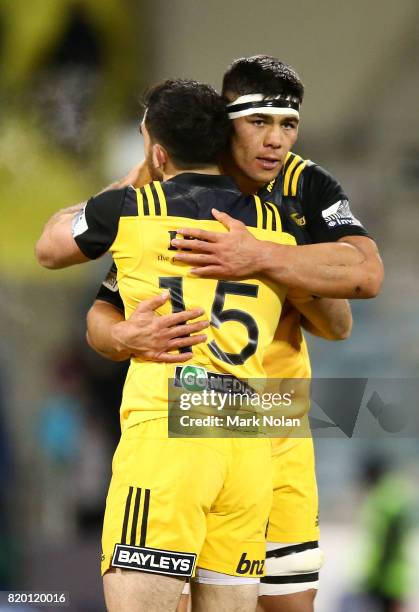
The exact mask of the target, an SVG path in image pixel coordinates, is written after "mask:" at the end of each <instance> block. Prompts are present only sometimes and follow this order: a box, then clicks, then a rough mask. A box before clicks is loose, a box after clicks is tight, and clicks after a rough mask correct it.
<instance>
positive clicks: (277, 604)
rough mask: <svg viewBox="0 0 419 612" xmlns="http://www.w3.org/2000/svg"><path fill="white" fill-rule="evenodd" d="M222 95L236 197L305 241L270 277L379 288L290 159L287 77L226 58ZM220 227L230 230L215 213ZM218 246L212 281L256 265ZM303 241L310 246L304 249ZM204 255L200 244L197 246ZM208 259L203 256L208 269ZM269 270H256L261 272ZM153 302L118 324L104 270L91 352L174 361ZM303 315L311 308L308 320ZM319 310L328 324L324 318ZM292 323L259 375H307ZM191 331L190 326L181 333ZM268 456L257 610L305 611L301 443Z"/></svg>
mask: <svg viewBox="0 0 419 612" xmlns="http://www.w3.org/2000/svg"><path fill="white" fill-rule="evenodd" d="M223 94H224V95H225V96H226V97H227V98H228V100H229V102H230V103H231V104H232V106H230V113H231V115H230V116H231V119H232V123H233V127H234V136H233V139H232V146H231V155H230V156H229V157H226V158H225V159H224V167H225V169H226V170H227V171H228V173H229V174H231V175H232V176H234V178H235V180H236V182H237V184H238V185H239V186H240V188H241V189H242V191H244V192H245V193H252V192H256V191H257V190H259V193H260V194H261V195H262V196H263V198H265V199H267V200H268V201H269V202H270V203H273V204H274V205H275V206H278V207H279V208H280V209H281V210H282V211H283V213H284V214H285V215H286V217H287V222H288V223H289V224H290V225H291V226H292V227H293V228H294V231H297V232H298V242H299V244H300V245H307V246H303V247H302V248H301V249H300V248H298V249H295V248H294V249H293V250H292V251H291V250H290V249H287V247H285V248H281V252H280V253H279V252H278V255H277V256H276V257H275V256H274V255H273V254H272V253H270V252H269V251H268V257H267V261H268V264H269V266H271V267H272V268H274V269H275V272H274V274H276V275H278V274H279V275H282V276H281V277H282V279H283V280H285V281H286V282H288V283H289V284H291V285H292V284H294V286H296V287H298V288H300V289H303V288H305V289H306V290H308V291H310V292H312V293H315V294H317V295H325V296H332V297H334V296H335V297H344V296H345V297H359V298H367V297H374V296H375V295H376V294H377V293H378V291H379V289H380V286H381V282H382V276H383V271H382V264H381V261H380V258H379V256H378V253H377V249H376V246H375V244H374V243H373V241H372V240H370V239H369V238H368V237H367V234H366V232H365V230H364V229H363V228H362V226H361V225H360V223H359V221H358V220H357V219H355V218H354V216H353V215H352V213H351V211H350V208H349V204H348V199H347V196H346V194H345V193H344V191H343V190H342V188H341V187H340V185H339V183H338V182H337V181H336V180H335V179H334V178H333V177H331V176H330V174H328V173H327V172H326V171H325V170H323V169H322V168H321V167H320V166H318V165H317V164H314V163H313V162H310V161H309V160H303V159H302V158H301V157H299V156H298V155H294V154H292V153H289V149H290V148H291V147H292V146H293V144H294V142H295V140H296V136H297V130H298V119H299V117H298V110H297V108H298V106H299V103H301V102H302V98H303V87H302V84H301V81H300V79H299V77H298V75H297V74H296V73H295V71H294V70H293V69H292V68H291V67H290V66H287V65H285V64H283V63H282V62H280V61H279V60H277V59H276V58H272V57H268V56H255V57H250V58H243V59H240V60H236V61H235V62H233V64H232V65H231V67H230V68H229V69H228V71H227V72H226V74H225V76H224V82H223ZM265 101H266V102H265ZM147 180H150V177H147V172H146V168H145V166H144V164H140V165H139V166H137V167H136V168H134V169H133V170H132V172H131V173H130V174H129V175H128V177H127V178H126V179H123V180H122V182H121V184H125V183H130V182H132V183H137V184H143V182H144V181H147ZM224 220H225V221H226V223H228V222H229V221H228V219H227V218H226V217H224ZM191 235H193V232H191ZM220 238H222V242H221V243H219V244H217V243H216V242H215V243H212V245H213V247H214V249H216V250H214V251H213V252H212V253H211V254H209V253H208V252H207V251H205V252H204V253H203V255H204V256H205V257H206V258H207V259H206V261H205V263H210V264H211V265H212V266H213V265H214V263H215V264H216V266H217V268H216V269H215V268H214V267H213V269H212V270H211V269H210V270H209V271H210V272H212V273H214V272H216V273H217V274H218V275H219V276H220V278H221V277H222V278H234V277H236V276H240V274H241V273H243V268H246V269H247V266H248V264H249V260H250V261H251V265H253V262H254V261H258V260H259V261H260V259H261V257H260V256H261V253H260V252H259V251H258V252H255V251H253V252H251V253H250V257H249V252H247V253H246V251H245V252H244V251H243V244H246V235H245V233H244V232H238V231H230V232H229V233H228V234H222V236H220ZM242 239H243V244H241V241H242ZM312 243H317V244H315V245H314V244H313V246H308V245H311V244H312ZM323 243H325V244H323ZM199 246H201V247H202V243H201V245H199V244H194V243H193V241H190V240H189V241H188V248H189V247H191V248H195V247H199ZM205 247H206V248H208V243H207V244H205ZM259 247H260V245H258V249H259ZM198 252H199V251H198ZM243 253H244V255H245V256H244V257H243V259H242V256H243ZM236 254H238V255H237V256H236ZM182 256H183V255H182ZM208 257H212V258H213V259H212V260H211V261H210V260H209V259H208ZM188 259H189V260H190V261H191V262H192V261H193V262H194V263H197V264H199V263H201V261H200V260H199V259H198V260H194V259H192V258H191V257H189V256H188ZM239 260H240V261H239ZM243 262H245V263H243ZM223 266H224V267H223ZM234 267H236V269H235V270H233V268H234ZM207 271H208V270H207ZM197 272H199V271H198V270H197ZM271 272H272V270H269V271H268V270H265V273H271ZM204 273H205V270H204ZM159 300H160V301H159ZM164 300H165V297H164V296H161V297H160V298H154V301H153V302H150V303H144V304H142V305H140V306H139V309H138V312H136V313H135V315H134V316H133V317H131V318H130V319H129V320H127V321H125V320H124V317H123V315H122V314H121V307H122V302H121V301H120V298H119V296H118V291H117V283H116V278H115V274H114V273H113V272H112V271H110V273H109V277H108V278H107V279H106V280H105V281H104V284H103V285H102V287H101V289H100V291H99V294H98V299H97V300H96V302H95V304H94V305H93V307H92V308H91V310H90V311H89V315H88V340H89V342H90V344H91V346H92V347H93V348H95V349H96V350H97V351H98V352H100V353H101V354H103V355H105V356H107V357H109V358H111V359H115V360H119V359H126V358H127V357H128V356H129V355H130V354H132V353H134V354H135V353H137V354H140V355H142V356H143V358H159V359H160V358H161V359H173V353H169V352H168V351H171V350H174V349H176V348H178V347H179V346H182V345H183V346H184V343H185V342H186V341H187V340H185V338H183V337H182V335H184V334H185V333H186V331H187V328H185V325H184V323H185V321H186V317H187V316H189V318H190V319H192V318H193V314H194V313H187V312H185V313H184V315H185V318H183V319H182V322H181V323H182V327H178V328H177V330H178V331H177V334H176V335H177V336H178V338H177V339H176V340H175V339H174V330H175V329H176V326H173V324H174V323H175V322H174V321H173V322H172V321H169V320H168V321H167V322H166V321H164V320H163V318H162V317H153V316H152V308H156V307H157V306H158V305H159V304H160V303H161V302H162V301H164ZM344 305H345V304H344V302H343V300H328V299H324V298H323V299H320V300H316V307H317V308H318V309H319V313H318V317H317V319H315V322H314V324H313V323H312V322H310V321H309V320H307V319H304V318H303V323H304V325H305V327H306V328H308V329H309V331H311V332H314V333H317V334H320V335H322V336H324V337H328V338H331V339H341V338H344V337H347V335H348V333H349V331H350V323H349V324H348V320H349V319H348V316H347V314H346V315H345V311H343V313H342V311H341V310H340V309H342V306H344ZM140 309H141V310H140ZM313 311H314V309H313V308H312V309H311V318H312V316H313V315H312V313H313ZM324 314H328V315H329V316H328V317H326V319H325V318H324ZM342 314H343V315H344V316H342ZM321 315H322V316H321ZM300 323H301V318H300V314H299V313H298V312H297V311H296V310H295V309H293V308H290V307H289V306H288V305H286V307H285V308H284V310H283V313H282V317H281V321H280V324H279V326H278V329H277V332H276V335H275V341H274V342H273V344H272V345H271V347H270V348H269V350H268V351H267V353H266V355H265V361H264V365H265V369H266V371H267V374H268V375H269V376H271V377H272V378H283V377H290V378H291V377H295V378H309V377H310V362H309V357H308V352H307V347H306V343H305V340H304V337H303V336H302V334H301V330H300ZM315 323H318V325H316V324H315ZM190 331H191V332H195V331H199V330H197V329H196V328H195V327H190ZM169 334H170V337H168V336H169ZM198 337H199V336H198ZM198 337H196V338H198ZM192 338H194V337H193V336H192ZM196 338H195V339H194V340H193V341H197V340H196ZM177 342H178V343H179V344H176V343H177ZM190 356H191V353H189V354H185V353H184V354H182V357H183V358H185V357H190ZM273 452H274V466H275V468H274V478H275V484H274V504H273V509H272V512H271V516H270V522H269V528H268V545H267V548H268V559H267V576H266V577H265V578H263V579H262V584H261V597H260V605H262V606H263V609H264V610H267V611H268V610H276V611H281V612H294V611H302V612H309V611H310V610H312V609H313V599H314V594H315V589H316V588H317V586H318V570H319V568H320V566H321V558H322V554H321V552H320V550H319V548H318V544H317V540H318V526H317V488H316V481H315V474H314V454H313V446H312V441H311V440H310V439H301V438H293V437H290V438H288V439H278V440H277V441H275V442H274V443H273Z"/></svg>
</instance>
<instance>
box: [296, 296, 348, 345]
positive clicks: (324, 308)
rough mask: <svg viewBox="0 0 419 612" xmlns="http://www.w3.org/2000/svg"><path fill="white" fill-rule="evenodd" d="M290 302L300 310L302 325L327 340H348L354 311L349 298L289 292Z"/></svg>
mask: <svg viewBox="0 0 419 612" xmlns="http://www.w3.org/2000/svg"><path fill="white" fill-rule="evenodd" d="M287 299H288V300H289V302H290V303H291V304H292V305H293V306H294V307H295V308H296V309H297V310H298V311H299V312H300V314H301V325H302V327H304V329H305V330H306V331H308V332H310V333H311V334H313V335H315V336H319V337H320V338H323V339H325V340H346V339H347V338H349V336H350V335H351V332H352V313H351V307H350V304H349V302H348V301H347V300H342V299H330V298H318V297H314V296H309V295H304V294H301V295H298V294H297V293H292V292H291V293H289V294H288V295H287Z"/></svg>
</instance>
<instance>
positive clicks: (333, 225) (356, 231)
mask: <svg viewBox="0 0 419 612" xmlns="http://www.w3.org/2000/svg"><path fill="white" fill-rule="evenodd" d="M302 201H303V204H304V214H305V217H306V222H307V226H306V230H307V232H308V234H309V236H310V239H311V241H312V242H335V241H336V240H339V238H343V237H344V236H368V235H369V234H368V232H367V231H366V230H365V228H364V227H363V226H362V223H361V222H360V221H359V219H357V218H356V217H355V216H354V215H353V213H352V211H351V209H350V206H349V199H348V196H347V195H346V194H345V192H344V191H343V189H342V187H341V186H340V184H339V183H338V182H337V181H336V179H334V178H333V177H332V176H331V175H330V174H329V173H328V172H326V170H324V169H323V168H322V167H321V166H317V165H315V164H313V165H311V166H308V167H307V169H306V170H305V176H304V183H303V193H302Z"/></svg>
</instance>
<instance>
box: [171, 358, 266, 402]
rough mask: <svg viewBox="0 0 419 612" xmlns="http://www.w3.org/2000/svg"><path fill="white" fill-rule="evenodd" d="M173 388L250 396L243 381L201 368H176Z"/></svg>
mask: <svg viewBox="0 0 419 612" xmlns="http://www.w3.org/2000/svg"><path fill="white" fill-rule="evenodd" d="M174 386H175V387H183V388H184V389H186V390H187V391H202V390H203V389H209V390H214V391H220V392H222V393H241V394H250V395H251V394H252V393H255V390H254V389H252V387H251V386H250V385H248V384H247V383H246V382H245V381H243V380H240V379H239V378H236V377H235V376H232V375H231V374H220V372H211V371H210V370H206V369H205V368H203V367H201V366H193V365H187V366H176V367H175V377H174Z"/></svg>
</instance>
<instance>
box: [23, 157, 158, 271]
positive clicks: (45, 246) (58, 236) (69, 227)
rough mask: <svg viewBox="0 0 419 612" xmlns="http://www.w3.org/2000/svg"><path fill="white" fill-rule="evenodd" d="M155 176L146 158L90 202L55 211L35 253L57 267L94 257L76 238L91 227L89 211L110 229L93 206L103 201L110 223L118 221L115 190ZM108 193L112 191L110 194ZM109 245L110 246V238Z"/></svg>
mask: <svg viewBox="0 0 419 612" xmlns="http://www.w3.org/2000/svg"><path fill="white" fill-rule="evenodd" d="M151 180H152V177H151V176H150V174H149V171H148V167H147V164H146V162H145V161H142V162H140V163H139V164H137V165H136V166H134V167H133V168H132V169H131V170H130V171H129V172H128V174H127V175H126V176H125V177H124V178H122V179H121V180H119V181H117V182H116V183H112V185H109V186H108V187H106V188H105V189H103V190H102V191H101V192H100V193H99V194H97V196H96V198H92V199H91V200H89V202H88V203H87V204H86V202H82V203H80V204H75V205H74V206H70V207H69V208H65V209H63V210H59V211H58V212H57V213H55V214H54V215H53V216H52V217H51V218H50V219H49V220H48V221H47V223H46V224H45V227H44V229H43V231H42V234H41V237H40V238H39V240H38V242H37V243H36V246H35V256H36V259H37V260H38V262H39V263H40V264H41V266H43V267H44V268H49V269H52V270H54V269H58V268H66V267H68V266H72V265H74V264H78V263H84V262H86V261H89V259H92V257H90V252H89V253H88V254H89V256H88V257H87V256H86V255H85V254H84V253H83V251H82V249H80V247H79V245H78V241H76V240H75V239H74V238H75V237H76V236H79V235H81V234H84V233H85V232H87V230H88V229H89V227H88V222H89V219H88V214H89V213H90V215H91V217H92V222H93V224H94V225H95V229H96V231H97V228H98V227H99V228H100V230H101V231H103V229H105V230H106V232H107V231H108V230H109V227H106V228H104V225H103V223H101V221H100V214H99V215H97V214H96V215H95V214H94V213H95V211H94V210H91V209H92V208H93V209H94V208H95V207H96V206H97V205H99V207H100V208H99V211H98V212H99V213H102V212H103V215H107V218H106V217H105V219H106V221H109V224H108V225H115V223H116V217H115V214H117V213H118V212H119V209H120V198H119V199H118V197H117V196H116V195H114V194H118V193H120V194H122V193H123V189H124V188H125V187H128V186H129V185H133V186H134V187H140V186H143V185H145V184H147V183H149V182H150V181H151ZM106 194H109V197H108V198H107V197H106ZM92 202H93V203H92ZM86 207H89V209H90V210H89V211H85V209H86ZM112 211H115V214H112ZM98 217H99V218H98ZM98 223H99V224H98ZM87 235H88V234H86V236H87ZM95 240H96V236H95ZM111 242H112V241H111ZM106 245H107V246H109V240H108V241H107V243H106ZM105 250H106V249H105ZM103 252H105V251H104V250H103V251H102V252H99V250H98V251H97V252H95V254H94V257H98V256H99V255H101V254H103ZM94 257H93V258H94Z"/></svg>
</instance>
